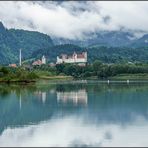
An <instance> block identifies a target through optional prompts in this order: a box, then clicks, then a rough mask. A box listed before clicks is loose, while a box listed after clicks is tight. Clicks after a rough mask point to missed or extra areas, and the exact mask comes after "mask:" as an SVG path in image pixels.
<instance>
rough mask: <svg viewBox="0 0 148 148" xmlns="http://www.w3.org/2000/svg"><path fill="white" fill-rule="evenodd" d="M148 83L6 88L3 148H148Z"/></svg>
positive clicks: (0, 90)
mask: <svg viewBox="0 0 148 148" xmlns="http://www.w3.org/2000/svg"><path fill="white" fill-rule="evenodd" d="M147 137H148V83H138V82H137V83H134V82H133V83H126V82H124V83H120V82H118V83H116V82H112V83H109V84H108V83H107V82H101V81H86V80H82V81H68V82H65V81H59V82H56V81H49V82H48V81H41V82H38V83H37V84H30V85H16V84H11V85H7V84H1V85H0V146H148V140H147Z"/></svg>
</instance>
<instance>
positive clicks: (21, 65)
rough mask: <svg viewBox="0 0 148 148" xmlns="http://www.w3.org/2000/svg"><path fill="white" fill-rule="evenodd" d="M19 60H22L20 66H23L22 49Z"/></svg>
mask: <svg viewBox="0 0 148 148" xmlns="http://www.w3.org/2000/svg"><path fill="white" fill-rule="evenodd" d="M19 60H20V66H22V50H21V49H20V57H19Z"/></svg>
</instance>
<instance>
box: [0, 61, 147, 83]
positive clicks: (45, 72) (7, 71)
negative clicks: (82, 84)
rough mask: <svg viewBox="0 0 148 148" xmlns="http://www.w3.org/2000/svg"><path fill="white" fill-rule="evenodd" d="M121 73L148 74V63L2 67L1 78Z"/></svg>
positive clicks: (101, 77)
mask: <svg viewBox="0 0 148 148" xmlns="http://www.w3.org/2000/svg"><path fill="white" fill-rule="evenodd" d="M120 74H148V64H141V63H135V64H134V63H130V64H128V63H126V64H104V63H102V62H100V61H98V60H96V61H95V62H93V64H87V65H86V66H79V65H77V64H57V65H56V66H55V67H51V66H49V65H41V66H34V67H29V68H23V67H18V68H11V67H1V68H0V79H2V80H34V79H36V78H39V77H40V76H59V75H60V76H72V77H73V78H78V79H82V78H83V79H85V78H90V77H97V78H98V79H106V78H109V77H114V76H118V75H120Z"/></svg>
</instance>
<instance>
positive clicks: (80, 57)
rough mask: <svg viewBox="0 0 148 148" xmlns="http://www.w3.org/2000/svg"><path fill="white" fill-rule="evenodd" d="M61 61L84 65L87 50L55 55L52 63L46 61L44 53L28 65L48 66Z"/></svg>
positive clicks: (20, 58)
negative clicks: (54, 60)
mask: <svg viewBox="0 0 148 148" xmlns="http://www.w3.org/2000/svg"><path fill="white" fill-rule="evenodd" d="M19 60H20V61H19V65H20V66H21V65H22V53H21V50H20V55H19ZM62 63H69V64H77V65H79V66H85V65H86V63H87V52H82V53H76V52H75V51H74V52H73V54H69V55H68V54H64V53H63V54H61V55H59V56H57V59H56V62H55V63H53V62H51V63H48V62H47V59H46V57H45V55H43V56H42V57H41V58H40V59H37V60H35V61H33V62H32V63H31V64H30V66H41V65H44V64H46V65H49V66H52V67H53V66H55V65H56V64H62ZM9 67H17V64H15V63H13V64H9Z"/></svg>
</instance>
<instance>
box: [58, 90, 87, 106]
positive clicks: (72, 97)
mask: <svg viewBox="0 0 148 148" xmlns="http://www.w3.org/2000/svg"><path fill="white" fill-rule="evenodd" d="M87 99H88V98H87V92H86V90H85V89H82V90H79V91H71V92H57V101H58V102H63V103H67V102H72V103H74V104H84V105H87Z"/></svg>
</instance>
